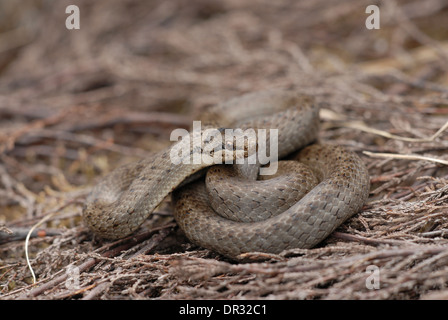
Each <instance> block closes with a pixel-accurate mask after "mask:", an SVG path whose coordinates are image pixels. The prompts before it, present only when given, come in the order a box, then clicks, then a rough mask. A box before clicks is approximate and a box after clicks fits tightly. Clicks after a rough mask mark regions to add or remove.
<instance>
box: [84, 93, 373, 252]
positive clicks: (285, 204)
mask: <svg viewBox="0 0 448 320" xmlns="http://www.w3.org/2000/svg"><path fill="white" fill-rule="evenodd" d="M202 118H203V119H202V120H203V121H204V122H205V123H209V125H208V127H214V126H215V124H214V123H213V120H216V119H219V127H221V128H241V129H243V130H244V129H247V128H263V129H270V128H274V129H278V156H279V158H280V159H282V158H284V157H286V156H288V155H289V158H290V159H294V160H299V162H301V163H303V164H304V165H305V166H303V165H302V166H300V167H299V166H298V165H296V164H294V163H293V162H292V161H287V162H285V164H283V165H280V166H279V170H278V172H279V174H278V175H275V176H273V177H272V179H267V180H266V179H263V180H260V179H258V180H257V177H256V176H254V172H255V173H256V172H257V171H258V169H259V166H258V165H255V166H254V165H252V166H247V165H233V166H229V165H217V166H212V167H211V168H210V169H209V170H208V171H209V172H208V173H207V176H206V177H205V178H204V174H205V170H207V169H206V168H208V167H210V164H204V163H200V164H183V163H180V164H173V163H172V160H171V159H170V152H171V151H172V150H173V148H174V146H176V145H179V144H180V143H182V141H180V142H177V143H175V144H173V146H171V147H170V148H169V149H167V150H164V151H162V152H160V153H158V154H157V155H155V156H154V157H153V158H150V159H143V160H140V161H138V162H136V163H131V164H128V165H125V166H123V167H120V168H118V169H116V170H115V171H113V172H112V173H111V174H109V175H108V176H106V177H105V178H104V179H103V180H102V181H100V182H99V184H97V185H96V186H95V187H94V188H93V190H92V192H91V193H90V195H89V196H88V197H87V199H86V204H85V207H84V213H83V217H84V220H85V222H86V223H87V225H89V227H90V228H91V229H92V230H93V231H94V232H95V233H97V234H98V235H100V236H101V237H104V238H108V239H117V238H122V237H125V236H127V235H129V234H131V233H132V232H134V231H135V230H136V229H138V227H139V226H140V225H141V224H142V223H143V221H144V220H145V219H147V217H148V216H149V215H150V214H151V213H152V212H153V211H154V209H155V208H156V207H157V206H158V205H159V204H160V203H161V202H162V201H163V199H164V198H165V197H166V196H167V195H169V194H170V193H172V195H173V197H172V200H173V205H174V216H175V219H176V221H177V223H178V225H179V226H180V228H181V229H182V230H183V231H184V232H185V234H186V235H187V237H188V238H189V239H190V240H191V241H192V242H194V243H196V244H198V245H200V246H202V247H205V248H209V249H211V250H214V251H217V252H219V253H221V254H223V255H226V256H228V257H236V256H237V255H239V254H241V253H245V252H254V251H257V252H270V253H279V252H281V251H283V250H285V249H289V248H311V247H313V246H315V245H316V244H318V243H319V242H320V241H322V240H323V239H325V238H326V237H327V236H328V235H329V234H330V233H331V232H333V231H334V230H335V229H336V228H337V227H338V226H339V225H340V224H341V223H343V222H344V221H345V220H346V219H348V218H349V217H351V216H352V215H353V214H355V213H357V212H358V211H359V210H360V209H361V207H362V206H363V204H364V202H365V201H366V199H367V197H368V194H369V186H370V182H369V175H368V172H367V169H366V167H365V166H364V164H363V162H362V161H361V160H360V159H359V157H358V156H357V155H356V154H354V153H352V152H349V151H347V150H345V149H343V148H342V147H338V146H329V145H321V144H312V145H309V144H310V143H312V142H315V141H316V140H317V135H318V130H319V108H318V107H317V105H316V104H315V103H314V101H313V99H312V98H311V97H308V96H304V95H300V94H297V93H295V92H292V91H265V92H257V93H252V94H247V95H244V96H242V97H239V98H235V99H232V100H230V101H228V102H226V103H223V104H220V105H217V106H215V107H213V108H211V109H210V110H209V111H208V112H207V114H206V115H204V116H203V117H202ZM190 137H191V138H192V139H195V138H194V137H193V136H192V135H190ZM266 140H267V141H268V142H269V135H268V137H267V138H266ZM206 142H207V141H206ZM225 142H226V143H227V141H225ZM210 143H211V142H210ZM188 145H189V144H188ZM307 145H309V146H307ZM220 146H221V150H219V148H214V149H213V150H214V151H213V152H214V155H219V156H222V157H223V159H229V157H230V158H231V159H233V160H235V159H236V156H235V154H236V152H230V155H229V153H227V152H226V151H229V150H226V147H225V145H224V143H221V144H220ZM215 147H216V145H215ZM246 147H247V145H246ZM300 149H302V150H301V151H298V152H296V151H297V150H300ZM204 150H205V148H200V150H197V149H194V148H191V151H190V154H189V155H188V157H192V156H193V154H194V153H195V152H199V151H200V152H204ZM232 151H233V150H232ZM246 151H247V150H246ZM294 152H296V153H295V154H294ZM291 154H293V155H292V156H291ZM247 156H248V153H247V152H246V153H245V155H244V157H246V159H247ZM232 157H233V158H232ZM240 157H241V156H240ZM271 165H272V164H271ZM254 168H255V169H254ZM239 174H242V175H243V176H245V178H247V179H248V180H249V181H247V180H244V179H243V178H242V177H241V176H240V175H239ZM192 177H193V178H194V179H193V178H192ZM204 180H205V181H206V183H204ZM191 181H193V182H191ZM190 182H191V183H190ZM222 183H224V184H222ZM226 183H227V184H226ZM206 185H207V187H208V191H207V188H206ZM304 193H306V194H305V195H304ZM210 196H214V198H213V199H214V200H210V198H209V197H210ZM296 196H297V197H298V198H296ZM263 201H266V202H263ZM291 201H292V202H291ZM213 208H215V209H216V210H217V211H221V210H222V211H223V213H219V214H218V213H216V211H215V209H213ZM252 214H253V215H254V217H253V216H252ZM221 215H223V216H221Z"/></svg>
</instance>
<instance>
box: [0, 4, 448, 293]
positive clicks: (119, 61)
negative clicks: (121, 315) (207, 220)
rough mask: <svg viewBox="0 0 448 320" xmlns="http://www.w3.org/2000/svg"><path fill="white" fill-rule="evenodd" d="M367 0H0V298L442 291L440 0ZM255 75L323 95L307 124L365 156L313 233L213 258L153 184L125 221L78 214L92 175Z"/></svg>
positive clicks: (253, 83) (160, 143) (446, 266)
mask: <svg viewBox="0 0 448 320" xmlns="http://www.w3.org/2000/svg"><path fill="white" fill-rule="evenodd" d="M73 3H76V4H78V5H79V7H80V9H81V30H78V31H68V30H67V29H66V28H65V18H66V14H65V7H66V6H67V5H69V4H73ZM369 4H372V3H371V1H355V0H344V1H340V0H337V1H336V0H335V1H328V0H317V1H288V0H281V1H267V0H251V1H244V2H243V1H237V0H219V1H206V0H194V1H191V0H188V1H187V0H174V1H163V0H160V1H159V0H154V1H150V2H148V1H137V0H113V1H111V0H108V1H94V2H92V1H87V0H85V1H57V2H44V1H37V0H36V1H26V2H22V1H21V2H20V5H19V4H18V2H17V3H16V2H13V1H9V2H2V3H0V6H1V8H0V222H2V223H4V224H3V225H2V224H0V237H1V238H0V241H3V242H4V243H3V244H0V285H1V287H0V298H1V299H17V298H32V299H81V298H82V299H123V298H124V299H132V298H159V299H160V298H161V299H202V298H207V299H242V298H244V299H259V298H263V299H420V298H430V299H434V298H448V288H447V285H448V249H447V248H448V246H447V245H448V219H447V214H448V167H447V165H446V161H447V160H448V157H447V154H448V153H447V150H448V139H447V137H448V132H447V130H444V125H445V124H446V123H447V121H448V78H447V77H446V74H447V71H448V70H447V69H448V67H447V66H448V63H447V61H448V42H447V40H446V39H448V26H447V24H446V21H447V20H448V19H447V18H448V1H446V0H445V1H444V0H426V1H416V0H415V1H384V3H383V2H381V3H380V4H379V5H380V8H381V29H380V30H371V31H370V30H367V29H366V28H365V27H364V21H365V19H366V17H367V15H366V14H365V7H366V6H367V5H369ZM272 87H279V88H294V89H296V90H298V91H300V92H303V93H307V94H311V95H313V96H315V97H316V99H318V100H319V101H320V102H322V103H324V104H325V110H323V112H322V118H323V120H324V123H323V128H322V133H321V139H322V140H323V141H326V142H328V143H333V144H340V145H344V146H345V147H347V148H349V149H351V150H353V151H355V152H357V153H358V154H359V155H360V156H361V157H362V158H363V159H364V161H365V162H366V164H367V166H368V168H369V172H370V175H371V195H370V198H369V200H368V203H367V204H366V205H365V207H364V208H363V210H362V212H361V213H359V214H358V215H356V216H355V217H353V218H352V219H350V220H349V221H348V222H346V223H345V224H344V225H343V226H342V227H341V228H339V229H338V231H337V232H336V233H335V234H334V235H332V236H330V237H329V238H328V239H327V240H326V241H325V242H324V243H322V244H321V245H320V246H319V247H318V248H314V249H310V250H290V251H288V252H284V253H282V254H280V255H260V254H252V255H248V256H247V257H246V260H245V262H239V263H237V262H234V261H228V260H226V259H224V258H223V257H221V256H219V255H216V254H215V253H213V252H209V251H207V250H203V249H201V248H198V247H196V246H193V245H191V244H190V243H189V242H188V240H186V239H185V237H184V236H183V235H182V234H181V232H180V231H179V230H178V228H177V227H176V225H175V223H174V222H173V219H172V217H171V209H170V206H169V199H167V201H166V203H164V205H163V206H162V207H161V208H160V209H159V210H158V212H157V213H156V214H155V215H153V217H152V218H151V219H150V221H148V222H147V223H145V224H144V225H143V227H142V228H141V229H140V231H139V232H138V234H137V235H136V236H134V237H130V238H127V239H123V240H120V241H116V242H113V243H111V242H106V241H102V240H101V239H97V238H96V237H94V236H93V235H92V233H91V232H89V230H88V229H87V228H86V227H85V226H84V225H83V224H82V222H81V218H80V217H81V211H82V204H83V199H84V197H85V195H86V194H87V192H88V191H89V188H90V187H91V186H92V185H94V183H95V181H97V179H98V178H99V177H101V176H103V175H104V174H106V173H107V172H109V171H111V170H113V168H115V167H116V166H118V165H120V164H122V163H126V162H129V161H131V160H134V159H137V158H139V157H144V156H148V155H150V154H151V153H153V152H155V151H158V150H160V149H162V148H164V147H166V146H167V145H168V144H169V139H168V136H169V133H170V132H171V130H173V129H174V128H178V127H188V126H189V124H190V123H191V120H192V119H193V118H194V115H195V114H197V113H198V112H201V110H202V109H203V108H205V107H207V106H208V105H210V104H214V103H217V102H219V101H222V100H225V99H228V98H230V97H233V96H236V95H239V94H242V93H245V92H250V91H255V90H262V89H266V88H272ZM441 128H442V130H441ZM436 133H437V134H436ZM435 134H436V135H435ZM403 137H404V139H403ZM364 152H370V153H369V154H366V153H364ZM375 153H387V154H398V155H401V156H399V157H388V158H379V157H376V156H375ZM434 159H436V160H440V161H439V162H434V161H433V160H434ZM444 162H445V164H444ZM50 213H51V214H52V216H51V217H50V218H49V219H48V221H47V222H46V223H45V224H44V225H43V226H42V227H41V228H42V229H43V230H42V231H45V232H46V236H40V237H33V238H32V239H31V240H30V246H29V252H30V255H31V262H32V266H33V268H34V271H35V272H36V275H37V278H38V283H37V285H32V278H31V273H30V271H29V269H28V268H27V265H26V261H25V259H24V248H23V247H24V241H23V235H24V234H26V232H27V231H28V230H29V228H30V227H31V226H33V225H34V224H36V223H37V222H38V221H39V220H40V219H42V217H45V216H47V215H48V214H50ZM9 231H14V232H15V234H17V235H18V238H13V235H10V234H9V233H8V232H9ZM248 261H249V262H248ZM371 265H374V266H377V267H378V268H379V271H380V278H379V279H380V288H379V289H377V290H370V289H368V288H367V287H366V279H367V278H368V276H369V274H368V273H366V270H367V268H368V267H369V266H371ZM77 281H78V282H77Z"/></svg>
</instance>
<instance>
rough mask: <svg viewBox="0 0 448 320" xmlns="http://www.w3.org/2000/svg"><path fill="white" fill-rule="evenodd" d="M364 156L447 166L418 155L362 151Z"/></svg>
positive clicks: (446, 162) (442, 162)
mask: <svg viewBox="0 0 448 320" xmlns="http://www.w3.org/2000/svg"><path fill="white" fill-rule="evenodd" d="M363 153H364V154H366V155H368V156H370V157H377V158H392V159H405V160H426V161H432V162H436V163H440V164H444V165H447V166H448V161H446V160H441V159H436V158H432V157H425V156H419V155H414V154H412V155H410V154H398V153H375V152H370V151H363Z"/></svg>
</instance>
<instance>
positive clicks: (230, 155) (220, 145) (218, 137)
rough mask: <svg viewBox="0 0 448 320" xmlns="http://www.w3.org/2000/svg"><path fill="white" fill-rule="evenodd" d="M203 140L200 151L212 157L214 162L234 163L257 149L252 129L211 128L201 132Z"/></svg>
mask: <svg viewBox="0 0 448 320" xmlns="http://www.w3.org/2000/svg"><path fill="white" fill-rule="evenodd" d="M203 134H204V140H203V147H202V150H201V151H202V152H203V153H204V154H205V155H206V156H209V157H212V158H213V159H214V161H215V164H219V163H226V164H231V163H235V162H236V161H237V160H239V159H244V158H247V157H249V156H250V155H252V154H255V152H256V150H257V136H256V134H255V131H254V130H245V131H243V130H241V129H230V128H218V129H213V130H211V131H210V132H207V130H206V131H205V132H203Z"/></svg>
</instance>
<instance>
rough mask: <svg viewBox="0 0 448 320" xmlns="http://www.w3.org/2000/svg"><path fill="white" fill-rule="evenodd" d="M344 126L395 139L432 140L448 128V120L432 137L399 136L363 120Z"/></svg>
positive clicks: (410, 140) (344, 124)
mask: <svg viewBox="0 0 448 320" xmlns="http://www.w3.org/2000/svg"><path fill="white" fill-rule="evenodd" d="M343 126H344V127H348V128H353V129H358V130H361V131H364V132H368V133H373V134H376V135H379V136H383V137H386V138H390V139H394V140H401V141H408V142H431V141H434V140H435V139H436V138H437V137H438V136H440V135H441V134H442V132H443V131H445V130H446V129H448V121H447V122H446V123H445V124H444V125H443V126H442V127H441V128H440V129H439V130H437V132H436V133H434V134H433V135H432V136H431V137H428V138H409V137H402V136H397V135H394V134H391V133H389V132H387V131H383V130H378V129H374V128H370V127H368V126H366V125H365V124H364V123H363V122H345V123H343Z"/></svg>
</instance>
